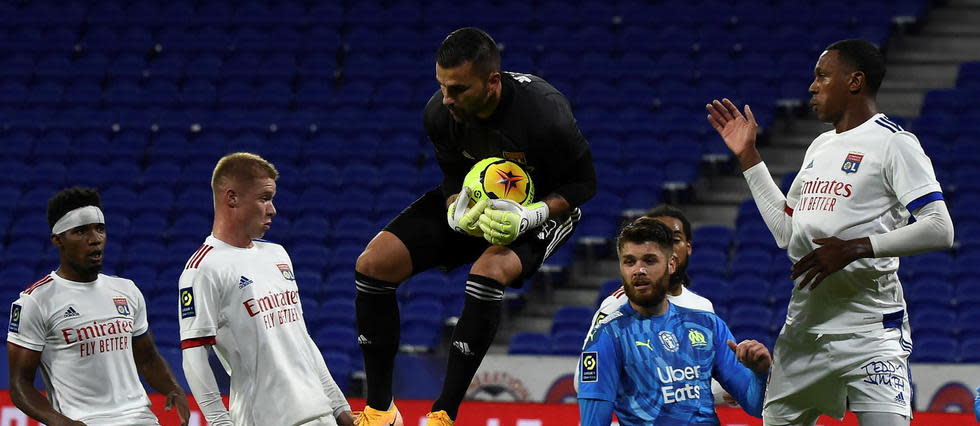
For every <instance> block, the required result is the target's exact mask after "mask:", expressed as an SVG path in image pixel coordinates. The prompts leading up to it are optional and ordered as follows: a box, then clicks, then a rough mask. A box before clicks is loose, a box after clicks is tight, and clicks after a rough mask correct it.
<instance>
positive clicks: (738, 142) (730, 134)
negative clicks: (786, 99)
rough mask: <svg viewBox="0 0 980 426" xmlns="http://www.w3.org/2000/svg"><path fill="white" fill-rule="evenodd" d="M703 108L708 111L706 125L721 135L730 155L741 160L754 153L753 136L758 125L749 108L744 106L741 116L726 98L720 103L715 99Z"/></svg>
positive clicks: (757, 129)
mask: <svg viewBox="0 0 980 426" xmlns="http://www.w3.org/2000/svg"><path fill="white" fill-rule="evenodd" d="M705 108H707V109H708V123H711V127H714V129H715V131H716V132H718V134H719V135H721V138H722V139H723V140H724V141H725V145H728V149H730V150H732V153H734V154H735V155H736V156H738V157H739V158H741V157H742V156H743V155H746V154H751V153H752V152H754V151H756V148H755V136H756V133H757V132H758V131H759V123H756V121H755V115H753V114H752V108H751V107H749V106H748V105H746V106H745V115H742V112H741V111H739V110H738V108H737V107H736V106H735V104H733V103H732V101H730V100H728V99H727V98H726V99H722V100H721V101H719V100H717V99H715V100H713V101H711V103H710V104H707V105H705Z"/></svg>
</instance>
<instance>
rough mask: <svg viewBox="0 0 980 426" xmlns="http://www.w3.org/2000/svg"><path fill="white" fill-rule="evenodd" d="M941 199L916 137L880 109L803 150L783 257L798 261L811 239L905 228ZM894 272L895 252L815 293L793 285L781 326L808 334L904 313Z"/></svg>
mask: <svg viewBox="0 0 980 426" xmlns="http://www.w3.org/2000/svg"><path fill="white" fill-rule="evenodd" d="M941 199H942V192H941V189H940V187H939V182H937V181H936V174H935V172H934V171H933V169H932V162H931V161H929V157H927V156H926V154H925V152H923V150H922V147H921V146H920V145H919V140H918V139H916V137H915V135H913V134H911V133H909V132H906V131H904V130H902V129H901V127H899V126H898V125H896V124H894V123H893V122H891V121H889V120H888V117H886V116H885V115H884V114H875V115H874V116H872V117H871V119H869V120H868V121H866V122H865V123H863V124H861V125H860V126H857V127H855V128H853V129H851V130H848V131H846V132H842V133H836V132H835V131H834V130H831V131H828V132H826V133H823V134H821V135H820V136H817V138H816V139H814V141H813V143H812V144H811V145H810V147H809V148H808V149H807V151H806V155H805V156H804V157H803V168H802V169H801V170H800V172H799V174H798V175H797V176H796V179H795V180H794V181H793V185H792V186H791V187H790V190H789V193H788V194H787V196H786V213H787V214H789V215H791V216H792V235H791V237H790V240H789V246H788V248H787V251H788V254H789V258H790V260H792V261H793V263H796V262H797V261H799V260H800V259H801V258H802V257H803V256H805V255H807V254H809V253H810V252H812V251H813V250H814V249H816V248H817V247H819V246H818V245H817V244H816V243H814V242H813V240H814V239H815V238H825V237H838V238H841V239H845V240H847V239H853V238H861V237H866V236H869V235H875V234H883V233H886V232H889V231H892V230H894V229H897V228H899V227H902V226H905V224H906V223H907V222H908V219H909V212H910V211H912V210H916V209H917V208H919V207H921V206H923V205H925V204H928V203H929V202H931V201H935V200H941ZM897 270H898V258H897V257H883V258H867V259H859V260H857V261H854V262H852V263H851V264H849V265H847V266H846V267H844V269H843V270H842V271H840V272H837V273H834V274H831V275H830V276H828V277H827V278H826V279H825V280H824V281H823V282H822V283H821V284H820V285H819V286H818V287H817V288H816V289H814V290H809V289H806V290H797V289H796V288H795V286H794V289H793V296H792V299H791V300H790V303H789V310H788V311H789V312H788V315H787V317H786V325H787V326H789V327H802V329H805V330H808V331H810V332H814V333H854V332H861V331H868V330H873V329H878V328H881V327H882V318H883V316H884V315H887V314H891V315H889V317H890V316H894V315H904V313H902V312H903V311H904V309H905V299H904V297H903V295H902V286H901V283H900V282H899V280H898V275H897V273H896V271H897ZM801 279H802V277H800V278H799V279H798V280H797V284H798V283H799V280H801Z"/></svg>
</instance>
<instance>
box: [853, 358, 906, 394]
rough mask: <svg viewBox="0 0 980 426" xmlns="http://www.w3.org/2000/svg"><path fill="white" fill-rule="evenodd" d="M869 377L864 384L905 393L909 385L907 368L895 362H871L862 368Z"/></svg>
mask: <svg viewBox="0 0 980 426" xmlns="http://www.w3.org/2000/svg"><path fill="white" fill-rule="evenodd" d="M861 369H862V370H864V373H865V374H866V375H867V376H866V377H865V378H864V380H863V382H864V383H868V384H872V385H876V386H886V387H890V388H892V389H895V390H898V391H903V390H905V386H906V385H907V384H908V378H907V377H906V374H905V366H904V365H902V364H900V363H896V362H893V361H871V362H869V363H867V364H864V365H862V366H861Z"/></svg>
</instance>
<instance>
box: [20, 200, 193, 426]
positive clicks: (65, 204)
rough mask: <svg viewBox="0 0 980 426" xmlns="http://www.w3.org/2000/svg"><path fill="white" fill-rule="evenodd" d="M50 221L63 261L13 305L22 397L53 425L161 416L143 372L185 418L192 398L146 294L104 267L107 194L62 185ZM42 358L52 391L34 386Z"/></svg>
mask: <svg viewBox="0 0 980 426" xmlns="http://www.w3.org/2000/svg"><path fill="white" fill-rule="evenodd" d="M48 225H49V226H51V242H52V244H54V246H55V247H57V248H58V253H59V256H60V260H61V262H60V265H59V266H58V269H57V270H55V271H54V272H51V273H50V274H48V275H46V276H44V277H43V278H41V279H40V280H38V281H37V282H35V283H34V284H32V285H30V286H29V287H27V288H26V289H25V290H24V291H23V292H21V293H20V297H19V298H18V299H17V300H16V301H15V302H14V303H13V304H12V305H11V307H10V323H9V325H8V328H7V343H8V344H7V356H8V358H9V363H10V397H11V399H12V400H13V403H14V405H16V406H17V408H19V409H20V410H21V411H23V412H24V413H26V414H27V415H28V416H31V418H33V419H35V420H37V421H39V422H42V423H44V424H47V425H49V426H55V425H158V424H159V423H158V422H157V418H156V416H155V415H154V414H153V412H151V411H150V400H149V398H147V396H146V391H145V390H144V389H143V385H142V384H141V383H140V377H139V376H140V375H142V376H143V378H144V379H146V381H147V383H149V384H150V386H152V387H153V389H155V390H156V391H157V392H160V393H162V394H164V395H167V409H168V410H169V409H170V408H171V407H173V406H176V407H177V409H178V410H177V412H178V415H179V416H180V418H181V424H182V425H186V424H187V419H188V418H189V417H190V412H189V411H188V408H187V397H186V396H185V395H184V390H183V389H181V388H180V385H178V384H177V380H176V379H175V378H174V375H173V373H172V372H171V371H170V367H169V366H168V365H167V362H166V361H164V360H163V358H161V357H160V354H159V353H158V352H157V349H156V344H154V342H153V337H152V335H151V334H150V331H149V328H148V326H147V322H146V302H145V301H144V300H143V294H142V293H140V291H139V289H138V288H136V285H135V284H134V283H133V282H132V281H130V280H127V279H125V278H120V277H114V276H108V275H103V274H100V273H99V272H100V271H101V269H102V254H103V250H104V248H105V243H106V226H105V218H104V216H103V214H102V210H101V203H100V201H99V193H98V192H96V191H95V190H94V189H83V188H70V189H66V190H62V191H60V192H58V193H57V194H55V196H54V197H52V198H51V200H50V201H49V202H48ZM38 367H40V369H41V377H42V379H43V380H44V388H45V390H46V391H47V399H45V397H44V396H43V395H41V393H40V392H39V391H38V390H37V389H36V388H34V376H35V374H36V373H37V370H38Z"/></svg>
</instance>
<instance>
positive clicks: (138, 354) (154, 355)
mask: <svg viewBox="0 0 980 426" xmlns="http://www.w3.org/2000/svg"><path fill="white" fill-rule="evenodd" d="M133 358H134V359H135V361H136V369H137V371H139V373H140V376H143V378H145V379H146V382H147V383H148V384H149V385H150V387H152V388H153V390H155V391H157V392H159V393H161V394H163V395H166V397H167V400H166V401H167V402H166V407H165V409H166V410H168V411H169V410H170V409H172V408H174V407H176V408H177V416H178V417H180V424H181V425H184V426H186V425H187V421H188V420H189V419H190V410H189V409H188V408H187V395H186V394H184V389H183V388H181V387H180V384H178V383H177V378H176V377H174V373H173V371H172V370H170V365H169V364H167V361H165V360H164V359H163V357H161V356H160V352H159V351H157V345H156V343H155V342H154V340H153V334H152V333H150V332H149V331H147V332H146V333H143V335H142V336H137V337H134V338H133Z"/></svg>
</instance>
